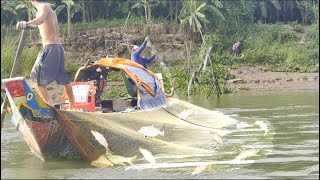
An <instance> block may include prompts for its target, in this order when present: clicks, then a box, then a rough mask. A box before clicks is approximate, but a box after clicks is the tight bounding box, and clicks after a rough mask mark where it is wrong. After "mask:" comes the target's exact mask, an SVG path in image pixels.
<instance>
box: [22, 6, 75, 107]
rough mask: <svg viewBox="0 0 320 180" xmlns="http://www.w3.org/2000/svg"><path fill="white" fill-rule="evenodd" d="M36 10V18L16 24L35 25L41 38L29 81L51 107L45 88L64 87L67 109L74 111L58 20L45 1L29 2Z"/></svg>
mask: <svg viewBox="0 0 320 180" xmlns="http://www.w3.org/2000/svg"><path fill="white" fill-rule="evenodd" d="M31 3H32V6H33V7H35V8H36V9H37V14H36V18H35V19H33V20H31V21H29V22H26V21H20V22H18V26H19V27H20V28H21V29H24V28H26V27H27V25H28V24H30V25H37V26H38V28H39V31H40V36H41V38H42V45H43V48H42V50H41V51H40V53H39V55H38V58H37V60H36V62H35V64H34V66H33V68H32V70H31V75H30V76H31V80H32V81H33V82H36V83H37V88H38V90H39V92H40V94H41V95H42V97H43V98H44V101H45V102H46V103H48V104H50V105H52V104H51V103H52V100H51V98H50V97H49V94H48V90H47V88H46V86H47V85H48V84H50V83H51V82H53V81H56V82H57V83H58V84H61V85H63V86H64V89H65V91H66V93H67V96H68V98H69V109H70V110H73V109H74V95H73V91H72V87H71V85H70V81H69V79H68V75H67V72H66V70H65V64H64V49H63V46H62V45H61V40H60V37H59V26H58V18H57V15H56V14H55V12H54V11H53V9H52V8H51V7H50V6H49V4H47V3H46V0H31Z"/></svg>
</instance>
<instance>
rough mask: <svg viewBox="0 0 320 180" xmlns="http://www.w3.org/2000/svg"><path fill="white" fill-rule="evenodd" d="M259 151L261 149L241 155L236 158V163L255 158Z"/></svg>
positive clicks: (251, 150)
mask: <svg viewBox="0 0 320 180" xmlns="http://www.w3.org/2000/svg"><path fill="white" fill-rule="evenodd" d="M259 151H260V150H259V149H250V150H247V151H244V152H242V153H240V154H239V155H238V156H237V157H236V158H234V161H240V160H244V159H246V158H248V157H251V156H255V155H256V154H258V152H259Z"/></svg>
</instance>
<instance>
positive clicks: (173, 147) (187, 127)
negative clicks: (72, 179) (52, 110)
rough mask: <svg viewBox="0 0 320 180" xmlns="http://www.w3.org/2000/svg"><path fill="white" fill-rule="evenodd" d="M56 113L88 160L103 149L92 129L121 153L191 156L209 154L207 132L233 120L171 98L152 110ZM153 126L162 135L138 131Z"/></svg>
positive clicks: (121, 154)
mask: <svg viewBox="0 0 320 180" xmlns="http://www.w3.org/2000/svg"><path fill="white" fill-rule="evenodd" d="M191 108H192V109H193V110H192V113H191V114H189V115H188V117H184V118H180V117H179V116H181V115H179V113H180V114H181V110H183V111H185V110H187V109H191ZM57 112H58V117H59V118H60V119H62V121H64V122H63V124H64V125H65V126H66V127H67V128H66V133H67V136H68V137H69V139H70V140H71V141H72V142H73V144H75V146H76V147H77V148H78V149H79V152H80V153H81V154H82V156H83V157H84V158H85V159H87V160H88V161H92V160H94V159H95V158H97V157H99V156H100V155H102V154H104V153H105V152H106V149H105V148H104V147H103V146H102V145H100V144H99V142H98V141H96V140H95V138H94V136H93V135H92V134H91V130H95V131H97V132H99V133H101V134H102V135H103V136H104V137H105V138H106V140H107V142H108V144H109V147H110V149H111V151H113V152H114V153H115V154H117V155H120V156H134V155H138V156H139V155H140V156H141V154H140V152H139V148H140V147H141V148H144V149H147V150H149V151H150V152H152V153H153V154H155V155H156V154H168V153H170V154H183V155H188V154H189V155H191V154H196V153H212V150H210V149H208V148H206V147H207V146H206V145H205V144H203V143H204V142H208V141H210V140H211V136H210V131H216V130H218V129H220V128H223V127H226V126H229V125H231V124H234V123H235V121H236V120H234V119H232V118H229V117H228V116H225V115H223V114H221V113H218V112H214V111H209V110H206V109H203V108H200V107H197V106H193V105H191V104H189V103H185V102H183V101H180V100H177V99H174V98H172V99H171V100H170V103H169V104H168V106H166V107H165V108H157V109H153V110H143V111H141V110H140V111H136V112H127V113H107V114H104V113H86V112H73V111H59V110H58V111H57ZM199 115H201V116H199ZM199 118H201V119H199ZM152 125H153V126H154V127H156V128H158V129H160V130H163V131H164V136H160V135H159V136H156V137H153V138H145V137H144V135H142V134H140V133H139V132H138V130H139V129H140V128H141V127H144V126H152Z"/></svg>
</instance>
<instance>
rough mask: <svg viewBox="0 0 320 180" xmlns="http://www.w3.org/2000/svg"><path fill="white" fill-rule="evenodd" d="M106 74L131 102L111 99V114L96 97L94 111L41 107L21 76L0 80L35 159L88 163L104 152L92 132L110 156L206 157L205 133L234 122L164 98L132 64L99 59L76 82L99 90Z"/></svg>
mask: <svg viewBox="0 0 320 180" xmlns="http://www.w3.org/2000/svg"><path fill="white" fill-rule="evenodd" d="M111 71H119V72H121V73H122V76H123V79H124V81H125V84H126V87H127V89H128V91H130V92H129V94H130V93H131V94H132V95H133V97H132V98H130V99H113V100H111V101H112V102H113V107H114V108H113V109H112V106H111V111H110V109H109V111H104V110H103V108H101V106H102V105H103V104H104V103H105V102H110V99H109V100H108V99H107V100H103V99H101V96H99V97H95V101H96V104H97V106H98V104H99V107H97V110H96V111H95V112H82V111H66V110H64V109H63V108H61V109H60V108H57V107H54V106H50V105H48V104H46V103H45V102H44V101H43V100H42V98H41V97H40V96H39V94H38V93H37V92H36V91H34V90H33V89H32V88H31V87H30V86H29V85H28V83H27V81H26V79H25V78H24V77H15V78H9V79H3V80H2V83H3V85H4V87H5V90H6V94H7V96H8V99H9V102H10V105H11V110H12V118H11V120H12V123H13V125H14V126H15V128H16V129H17V130H19V131H20V133H21V134H22V136H23V138H24V140H25V142H26V143H27V144H28V146H29V147H30V149H31V151H32V152H33V153H34V154H35V155H36V156H37V157H39V158H40V159H42V160H56V159H64V160H65V159H86V160H88V161H89V162H91V161H93V160H95V159H97V158H98V157H100V156H101V155H102V154H104V153H105V152H106V149H105V147H103V146H102V145H101V144H100V143H99V142H98V141H97V140H96V139H95V137H94V136H93V135H92V133H91V131H92V130H94V131H97V132H99V133H101V134H102V135H103V136H104V137H105V138H106V140H107V142H108V144H109V147H110V149H111V150H112V152H114V153H115V154H117V155H121V156H133V155H137V154H139V148H140V147H143V148H145V149H148V150H149V151H151V152H154V153H155V152H157V154H159V153H160V154H161V153H166V152H168V151H169V152H172V153H180V154H190V153H200V152H202V153H210V152H211V151H210V150H209V149H206V148H203V147H200V146H197V144H201V142H202V141H203V140H204V139H203V137H204V136H207V137H208V139H209V138H210V137H209V135H210V132H216V133H218V134H220V135H221V136H223V135H225V134H226V133H227V132H228V131H227V130H226V128H228V127H230V126H232V125H234V124H235V123H236V122H237V121H236V120H235V119H233V118H230V117H229V116H227V115H224V114H223V113H221V112H218V111H211V110H208V109H204V108H201V107H199V106H196V105H193V104H190V103H188V102H185V101H182V100H179V99H176V98H172V97H169V98H166V97H165V93H164V91H163V89H162V87H163V86H162V82H161V80H160V79H159V78H158V76H157V75H155V74H154V73H153V72H151V71H149V70H147V69H145V68H143V67H142V66H141V65H139V64H137V63H135V62H133V61H131V60H127V59H123V58H105V59H101V60H99V61H96V62H94V63H91V64H89V65H87V66H84V67H81V68H79V70H78V72H77V74H76V77H75V81H76V82H82V81H84V82H88V81H93V82H94V84H95V85H97V91H98V89H101V87H99V85H100V84H101V83H100V82H99V81H101V80H102V79H103V80H105V79H106V77H107V76H108V73H110V72H111ZM97 82H98V83H97ZM100 93H101V92H100ZM135 93H136V94H135ZM97 94H98V92H97ZM135 95H136V97H135ZM117 102H120V104H121V105H125V107H124V108H122V109H121V108H118V109H116V108H115V107H120V106H117V104H115V103H117ZM145 126H154V127H156V128H158V129H161V130H163V131H164V136H157V137H154V138H145V137H144V136H143V135H142V134H140V133H139V132H138V130H139V129H140V128H141V127H145ZM198 137H202V138H198Z"/></svg>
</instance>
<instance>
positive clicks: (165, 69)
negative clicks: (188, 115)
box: [149, 39, 181, 99]
mask: <svg viewBox="0 0 320 180" xmlns="http://www.w3.org/2000/svg"><path fill="white" fill-rule="evenodd" d="M149 43H150V46H151V49H152V51H154V52H155V54H156V55H157V56H158V57H159V56H160V54H159V53H158V51H157V50H156V48H155V47H154V45H153V43H152V42H151V41H150V39H149ZM159 60H160V66H161V68H162V70H163V71H164V72H165V74H166V76H167V78H168V79H169V81H170V83H171V85H172V86H175V83H176V80H175V79H172V77H171V73H170V71H169V70H168V68H167V66H166V65H165V64H164V62H163V61H162V58H160V57H159ZM173 90H175V91H176V92H177V95H178V98H179V99H181V97H180V93H179V91H178V89H177V88H175V87H174V88H173Z"/></svg>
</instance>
